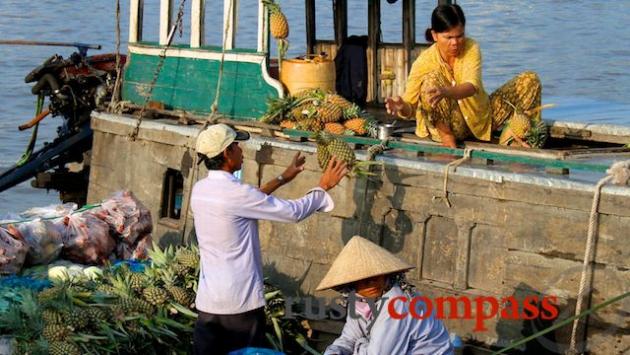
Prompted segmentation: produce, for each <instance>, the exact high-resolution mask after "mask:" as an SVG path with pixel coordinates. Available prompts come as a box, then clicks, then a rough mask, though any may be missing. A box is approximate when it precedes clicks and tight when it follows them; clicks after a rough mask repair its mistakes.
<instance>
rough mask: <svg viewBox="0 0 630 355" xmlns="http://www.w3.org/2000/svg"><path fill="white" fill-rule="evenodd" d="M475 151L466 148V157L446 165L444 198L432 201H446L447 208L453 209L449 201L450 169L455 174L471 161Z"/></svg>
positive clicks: (436, 197)
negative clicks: (460, 167)
mask: <svg viewBox="0 0 630 355" xmlns="http://www.w3.org/2000/svg"><path fill="white" fill-rule="evenodd" d="M472 151H473V149H471V148H465V149H464V156H463V157H461V158H459V159H457V160H453V161H452V162H450V163H448V164H446V166H445V167H444V186H443V189H442V196H433V198H432V200H433V201H435V200H436V199H438V198H440V199H443V200H444V203H446V206H447V207H448V208H451V206H452V204H451V201H450V200H449V199H448V189H447V187H448V173H449V170H450V168H451V167H452V168H453V172H455V171H456V170H457V168H458V167H459V166H460V165H461V164H463V163H465V162H466V161H468V160H470V157H471V154H472Z"/></svg>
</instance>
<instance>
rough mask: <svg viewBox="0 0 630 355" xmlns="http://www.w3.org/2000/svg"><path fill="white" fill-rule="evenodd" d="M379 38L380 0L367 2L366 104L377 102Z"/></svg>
mask: <svg viewBox="0 0 630 355" xmlns="http://www.w3.org/2000/svg"><path fill="white" fill-rule="evenodd" d="M380 37H381V0H368V49H367V50H368V55H367V58H368V93H367V101H368V102H376V101H378V77H379V73H378V46H379V43H380Z"/></svg>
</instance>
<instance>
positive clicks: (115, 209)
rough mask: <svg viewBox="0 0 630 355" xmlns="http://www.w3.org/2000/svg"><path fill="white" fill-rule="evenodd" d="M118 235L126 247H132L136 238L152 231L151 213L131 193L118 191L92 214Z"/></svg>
mask: <svg viewBox="0 0 630 355" xmlns="http://www.w3.org/2000/svg"><path fill="white" fill-rule="evenodd" d="M94 213H95V214H96V216H98V217H99V218H100V219H102V220H103V221H105V222H107V224H108V225H109V226H110V227H111V228H112V230H113V231H114V232H115V233H116V234H119V235H120V237H121V239H122V240H123V241H124V242H125V243H127V244H128V245H134V244H135V243H136V239H138V237H140V236H142V235H145V234H149V233H151V231H152V230H153V223H152V221H151V212H150V211H149V210H148V209H147V208H146V207H144V205H143V204H142V203H141V202H140V201H139V200H138V199H137V198H136V197H135V196H134V195H133V193H132V192H131V191H120V192H117V193H115V194H114V195H113V196H112V197H111V198H109V199H107V200H105V201H104V202H103V203H101V208H100V209H99V210H97V211H95V212H94Z"/></svg>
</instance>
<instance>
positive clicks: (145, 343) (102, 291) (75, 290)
mask: <svg viewBox="0 0 630 355" xmlns="http://www.w3.org/2000/svg"><path fill="white" fill-rule="evenodd" d="M150 256H151V259H152V260H151V262H150V263H149V264H147V265H146V267H145V268H144V271H143V272H138V273H136V272H132V271H131V270H130V268H129V267H127V266H125V265H124V264H123V266H119V267H111V268H108V269H106V270H105V271H104V272H103V275H102V276H100V277H97V278H95V279H91V280H90V279H85V278H77V279H72V278H71V279H66V280H63V281H56V282H55V283H54V284H53V287H51V288H47V289H44V290H42V291H41V292H38V293H36V292H33V291H31V290H28V289H25V290H23V291H22V293H21V297H20V302H19V303H18V304H16V305H15V306H14V307H12V308H10V309H9V311H8V312H4V313H0V334H8V335H12V336H13V337H14V339H15V341H16V344H15V348H16V350H17V353H18V354H51V355H57V354H70V355H73V354H121V353H125V354H127V353H132V354H136V353H141V352H147V353H189V351H190V350H191V344H192V328H193V325H194V321H195V319H196V314H195V312H194V311H193V310H192V308H191V307H193V306H194V300H195V290H196V287H197V277H198V272H199V260H198V252H197V251H196V249H194V248H178V249H173V248H172V247H171V248H167V249H165V250H164V251H162V250H160V249H159V248H158V247H154V249H153V251H151V254H150Z"/></svg>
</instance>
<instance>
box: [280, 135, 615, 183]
mask: <svg viewBox="0 0 630 355" xmlns="http://www.w3.org/2000/svg"><path fill="white" fill-rule="evenodd" d="M282 132H283V133H284V134H286V135H287V136H289V137H296V138H298V137H301V138H310V137H311V136H312V135H313V132H309V131H299V130H294V129H285V130H283V131H282ZM336 137H337V138H340V139H341V140H343V141H344V142H346V143H352V144H364V145H376V144H381V141H380V140H378V139H374V138H367V137H356V136H336ZM386 145H387V147H388V148H392V149H402V150H406V151H411V152H422V153H429V154H449V155H454V156H459V157H463V156H464V152H465V150H464V149H460V148H448V147H442V146H434V145H428V144H420V143H405V142H398V141H388V142H387V144H386ZM470 157H471V158H480V159H489V160H496V161H501V162H509V163H521V164H528V165H539V166H543V167H545V168H555V169H573V170H584V171H592V172H598V173H605V172H606V170H608V168H609V167H610V166H608V165H602V164H592V163H585V162H577V161H566V160H555V159H545V158H534V157H526V156H522V155H512V154H504V153H497V152H487V151H482V150H473V151H471V153H470Z"/></svg>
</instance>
